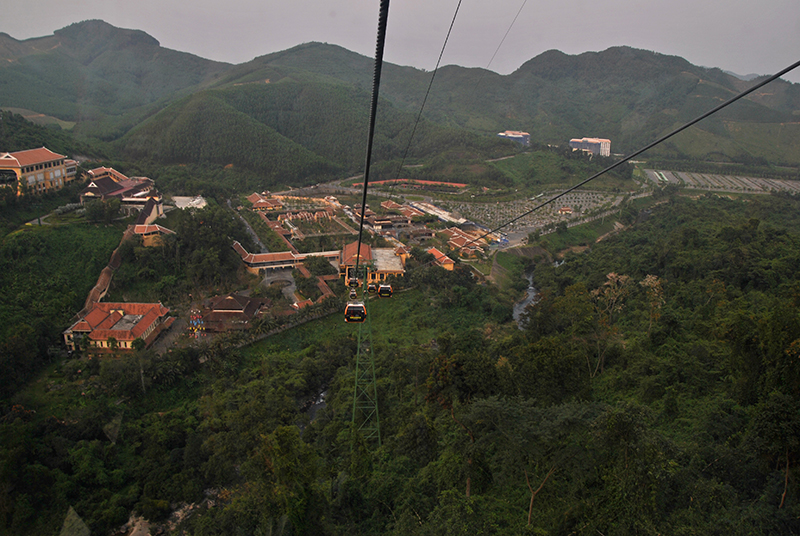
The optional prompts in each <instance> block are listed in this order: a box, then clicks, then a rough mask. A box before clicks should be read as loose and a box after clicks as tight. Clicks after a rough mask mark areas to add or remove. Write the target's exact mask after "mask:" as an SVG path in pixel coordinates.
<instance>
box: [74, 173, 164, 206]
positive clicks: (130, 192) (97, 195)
mask: <svg viewBox="0 0 800 536" xmlns="http://www.w3.org/2000/svg"><path fill="white" fill-rule="evenodd" d="M86 176H87V178H88V179H89V184H88V186H87V187H86V188H85V189H84V190H83V191H82V192H81V204H85V203H86V202H88V201H92V200H93V199H100V200H102V201H107V200H109V199H113V198H116V199H119V200H120V202H121V207H120V209H121V210H122V211H123V212H125V213H127V214H129V215H130V214H135V213H137V212H139V211H141V210H142V209H143V208H144V207H145V205H146V204H147V202H148V201H149V200H150V199H153V200H154V201H155V202H156V203H157V204H159V205H160V204H161V202H162V197H161V194H160V193H159V192H158V190H156V183H155V182H154V181H153V179H150V178H148V177H131V178H128V177H126V176H125V175H123V174H122V173H120V172H119V171H117V170H115V169H114V168H107V167H99V168H95V169H92V170H91V171H88V172H87V173H86ZM161 213H162V214H163V210H162V212H161Z"/></svg>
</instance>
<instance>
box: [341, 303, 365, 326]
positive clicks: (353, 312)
mask: <svg viewBox="0 0 800 536" xmlns="http://www.w3.org/2000/svg"><path fill="white" fill-rule="evenodd" d="M366 319H367V308H366V307H365V306H364V304H363V303H361V302H351V303H348V304H347V306H346V307H345V308H344V321H345V322H363V321H364V320H366Z"/></svg>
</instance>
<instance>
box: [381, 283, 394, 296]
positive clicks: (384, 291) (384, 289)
mask: <svg viewBox="0 0 800 536" xmlns="http://www.w3.org/2000/svg"><path fill="white" fill-rule="evenodd" d="M378 296H380V297H381V298H391V297H392V285H381V286H380V287H378Z"/></svg>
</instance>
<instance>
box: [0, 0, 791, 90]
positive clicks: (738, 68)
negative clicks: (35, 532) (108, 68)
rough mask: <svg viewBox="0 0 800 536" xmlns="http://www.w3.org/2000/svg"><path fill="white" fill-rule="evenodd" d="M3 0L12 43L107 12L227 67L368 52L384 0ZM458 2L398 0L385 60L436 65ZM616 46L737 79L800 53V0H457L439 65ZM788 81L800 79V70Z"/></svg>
mask: <svg viewBox="0 0 800 536" xmlns="http://www.w3.org/2000/svg"><path fill="white" fill-rule="evenodd" d="M3 3H4V9H3V15H2V17H0V31H3V32H6V33H8V34H9V35H11V36H12V37H14V38H16V39H20V40H21V39H27V38H31V37H41V36H44V35H50V34H52V33H53V31H55V30H58V29H60V28H63V27H65V26H68V25H69V24H71V23H73V22H80V21H82V20H87V19H102V20H104V21H106V22H108V23H110V24H112V25H114V26H118V27H120V28H132V29H139V30H143V31H145V32H147V33H148V34H150V35H151V36H153V37H154V38H156V39H157V40H158V41H159V42H160V43H161V45H162V46H164V47H167V48H171V49H174V50H180V51H184V52H190V53H192V54H196V55H198V56H202V57H204V58H208V59H213V60H219V61H226V62H230V63H243V62H246V61H249V60H251V59H253V58H254V57H257V56H261V55H264V54H268V53H271V52H277V51H280V50H284V49H287V48H290V47H293V46H295V45H298V44H301V43H306V42H309V41H320V42H326V43H332V44H337V45H340V46H343V47H345V48H347V49H349V50H352V51H355V52H358V53H361V54H363V55H365V56H369V57H372V56H373V55H374V53H375V38H376V34H377V17H378V8H379V4H380V2H379V0H225V1H221V0H5V1H4V2H3ZM457 5H458V0H393V1H392V2H391V3H390V9H389V19H388V29H387V41H386V49H385V55H384V59H385V60H386V61H389V62H392V63H395V64H399V65H412V66H414V67H418V68H421V69H426V70H432V69H433V68H434V67H435V66H436V60H437V58H438V56H439V52H440V50H441V47H442V44H443V43H444V39H445V36H446V35H447V29H448V27H449V26H450V22H451V20H452V18H453V14H454V12H455V10H456V6H457ZM520 8H521V11H520ZM518 13H519V16H518V18H517V19H516V22H514V24H513V26H512V22H513V21H514V19H515V17H517V14H518ZM509 28H510V31H509ZM507 32H508V35H507V37H506V38H505V41H504V42H503V44H502V46H500V43H501V41H503V38H504V36H505V35H506V33H507ZM616 45H628V46H632V47H635V48H642V49H646V50H653V51H655V52H660V53H663V54H670V55H676V56H682V57H684V58H686V59H687V60H688V61H689V62H691V63H693V64H695V65H701V66H705V67H719V68H721V69H724V70H729V71H733V72H736V73H738V74H741V75H746V74H749V73H757V74H773V73H775V72H777V71H779V70H780V69H782V68H784V67H787V66H789V65H791V64H792V63H794V62H795V61H797V60H799V59H800V1H798V0H760V1H756V0H669V1H659V2H654V1H647V0H605V1H597V0H595V1H586V0H571V1H564V2H553V1H547V2H545V1H541V0H539V1H535V0H527V1H526V0H491V1H490V0H481V1H479V0H462V4H461V8H460V11H459V13H458V17H457V18H456V22H455V26H454V27H453V32H452V34H451V37H450V41H449V42H448V45H447V49H446V50H445V54H444V57H443V59H442V64H443V65H448V64H456V65H462V66H465V67H488V68H489V69H491V70H492V71H495V72H498V73H501V74H508V73H510V72H512V71H514V70H516V69H517V68H519V66H520V65H522V64H523V63H524V62H525V61H527V60H529V59H531V58H533V57H535V56H537V55H539V54H541V53H542V52H544V51H546V50H550V49H558V50H561V51H563V52H566V53H568V54H579V53H581V52H586V51H600V50H605V49H606V48H608V47H611V46H616ZM498 46H500V48H499V50H498ZM495 52H496V56H495ZM493 56H495V57H494V60H492V57H493ZM490 62H491V63H490ZM785 78H786V79H788V80H791V81H793V82H800V68H798V69H796V70H795V71H793V72H792V73H790V74H789V75H787V76H786V77H785Z"/></svg>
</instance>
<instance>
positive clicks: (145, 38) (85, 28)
mask: <svg viewBox="0 0 800 536" xmlns="http://www.w3.org/2000/svg"><path fill="white" fill-rule="evenodd" d="M53 33H54V34H55V35H56V37H59V38H64V39H69V40H85V41H89V42H111V43H114V44H115V45H116V47H115V48H124V47H128V46H132V45H149V46H156V47H157V46H161V43H159V42H158V40H157V39H156V38H155V37H153V36H151V35H149V34H148V33H146V32H143V31H142V30H128V29H125V28H117V27H116V26H112V25H111V24H109V23H107V22H105V21H103V20H100V19H91V20H85V21H81V22H76V23H73V24H70V25H69V26H67V27H65V28H61V29H60V30H56V31H55V32H53Z"/></svg>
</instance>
